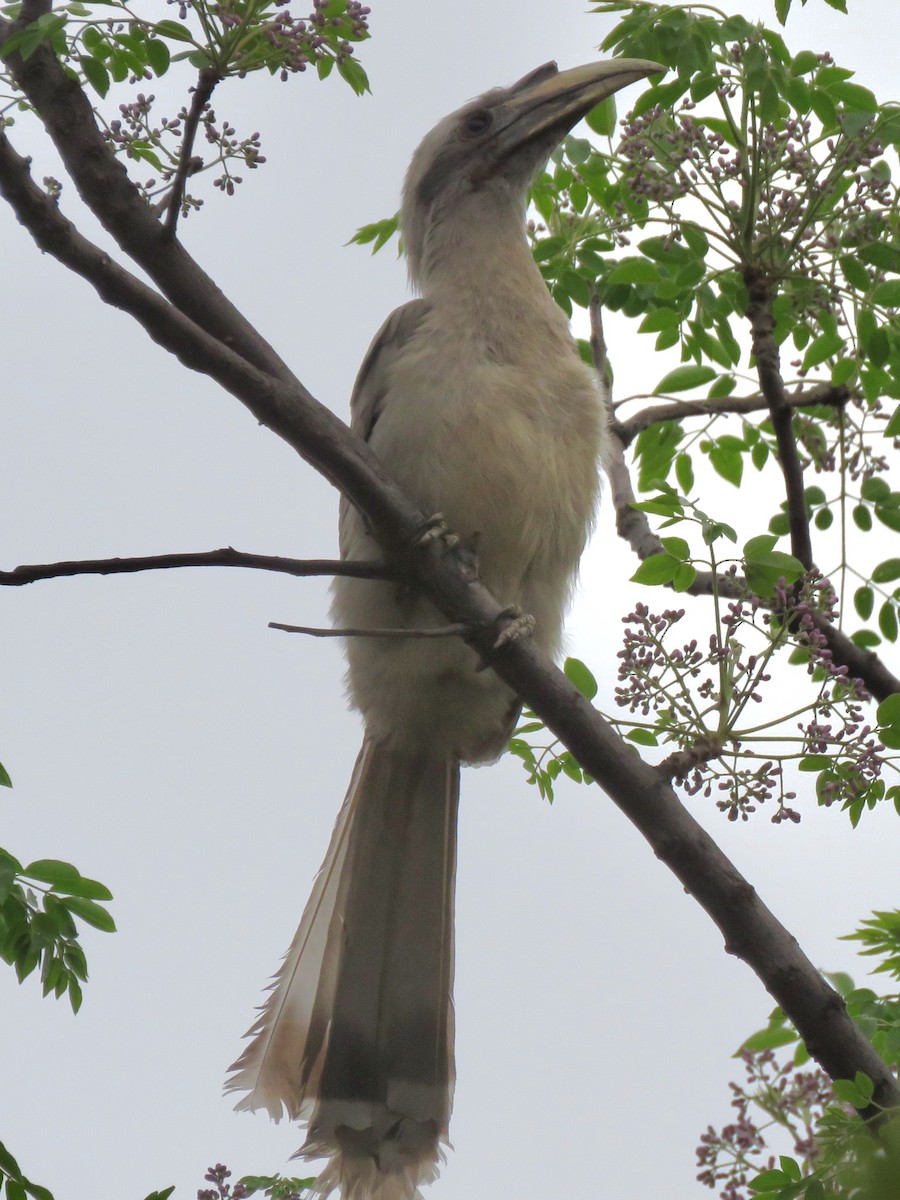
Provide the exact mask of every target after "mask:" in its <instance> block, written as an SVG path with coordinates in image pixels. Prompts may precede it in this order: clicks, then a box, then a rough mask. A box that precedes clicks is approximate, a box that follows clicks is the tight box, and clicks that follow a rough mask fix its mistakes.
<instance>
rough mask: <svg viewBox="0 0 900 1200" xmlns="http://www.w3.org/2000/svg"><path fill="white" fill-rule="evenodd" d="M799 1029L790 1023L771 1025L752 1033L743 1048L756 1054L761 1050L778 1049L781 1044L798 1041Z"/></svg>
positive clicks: (785, 1044)
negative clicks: (789, 1024)
mask: <svg viewBox="0 0 900 1200" xmlns="http://www.w3.org/2000/svg"><path fill="white" fill-rule="evenodd" d="M796 1040H797V1031H796V1030H795V1029H793V1028H792V1027H790V1026H788V1025H769V1026H767V1027H766V1028H765V1029H760V1030H759V1032H758V1033H754V1034H751V1036H750V1037H748V1038H747V1040H746V1041H745V1042H744V1044H743V1045H742V1046H741V1050H750V1051H752V1052H753V1053H754V1054H757V1053H759V1052H760V1051H761V1050H777V1049H778V1047H779V1046H787V1045H789V1044H790V1043H791V1042H796Z"/></svg>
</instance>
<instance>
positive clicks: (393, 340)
mask: <svg viewBox="0 0 900 1200" xmlns="http://www.w3.org/2000/svg"><path fill="white" fill-rule="evenodd" d="M430 311H431V305H430V304H428V303H427V302H426V301H425V300H410V302H409V303H408V304H402V305H401V306H400V308H395V309H394V311H393V312H392V313H391V315H390V316H389V317H388V319H387V320H386V321H385V323H384V324H383V325H382V327H381V328H380V329H379V330H378V332H377V333H376V335H375V337H374V339H373V341H372V344H371V346H370V347H369V349H368V351H367V353H366V357H365V358H364V359H363V361H362V366H361V367H360V368H359V374H358V375H357V376H356V383H355V384H354V385H353V395H352V396H351V398H350V428H351V429H352V430H353V432H354V433H355V434H356V435H357V437H361V438H362V439H363V441H364V442H367V441H368V440H369V438H370V437H371V435H372V430H373V429H374V428H375V422H376V421H377V420H378V417H379V414H380V412H381V408H382V405H383V403H384V399H385V396H386V395H387V392H388V381H389V377H390V368H391V365H392V363H393V362H394V361H395V360H396V358H397V356H398V355H399V354H400V353H401V352H402V350H403V347H404V346H405V345H406V343H407V342H408V341H409V339H410V338H411V337H412V336H413V334H414V333H415V332H416V330H417V329H418V327H419V325H420V324H421V322H422V321H423V319H424V318H425V316H426V315H427V314H428V313H429V312H430ZM352 511H353V507H352V505H351V503H350V501H349V500H347V499H346V497H344V496H342V497H341V512H340V522H339V531H340V538H339V540H340V545H341V555H342V556H345V555H346V553H347V542H348V535H347V526H348V520H349V518H350V514H351V512H352Z"/></svg>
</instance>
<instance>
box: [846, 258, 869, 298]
mask: <svg viewBox="0 0 900 1200" xmlns="http://www.w3.org/2000/svg"><path fill="white" fill-rule="evenodd" d="M840 264H841V270H842V271H843V272H844V278H845V279H846V280H847V282H848V283H849V284H851V285H852V286H853V287H855V288H858V289H859V290H860V291H861V292H867V291H868V290H869V287H870V286H871V283H872V280H871V278H870V277H869V272H868V271H867V270H866V268H865V267H864V266H863V265H862V263H861V262H860V261H859V259H858V258H854V257H853V256H852V255H850V254H844V255H842V256H841V259H840Z"/></svg>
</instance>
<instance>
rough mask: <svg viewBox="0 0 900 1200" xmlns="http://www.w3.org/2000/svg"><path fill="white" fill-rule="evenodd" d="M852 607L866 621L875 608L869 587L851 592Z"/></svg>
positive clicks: (873, 594) (873, 597)
mask: <svg viewBox="0 0 900 1200" xmlns="http://www.w3.org/2000/svg"><path fill="white" fill-rule="evenodd" d="M853 607H854V608H855V609H856V611H857V613H858V614H859V616H860V617H861V618H862V619H863V620H864V621H868V619H869V617H871V615H872V612H873V610H874V608H875V593H874V592H873V591H872V589H871V588H870V587H858V588H857V589H856V591H855V592H854V593H853ZM898 715H900V714H898Z"/></svg>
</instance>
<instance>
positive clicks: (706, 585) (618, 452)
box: [590, 301, 900, 700]
mask: <svg viewBox="0 0 900 1200" xmlns="http://www.w3.org/2000/svg"><path fill="white" fill-rule="evenodd" d="M590 317H591V347H592V353H593V355H594V363H595V365H596V366H597V370H598V373H600V374H601V377H602V376H603V373H604V372H605V370H606V367H605V363H606V347H605V344H604V341H603V327H602V322H601V316H600V308H599V305H598V304H597V303H596V302H594V301H592V303H591V308H590ZM815 403H821V401H818V400H817V401H815ZM605 404H606V407H607V411H609V408H610V397H609V391H608V387H607V388H606V390H605ZM621 428H622V426H621V425H620V424H619V423H618V422H617V421H615V420H612V421H611V422H610V433H611V435H612V436H611V437H610V441H609V446H608V448H607V452H606V456H605V458H604V469H605V471H606V477H607V479H608V480H609V489H610V492H611V494H612V501H613V507H614V509H615V514H616V530H617V532H618V534H619V536H620V537H621V538H622V539H623V541H625V542H627V543H628V545H629V546H630V547H631V548H632V550H633V551H634V552H635V554H636V555H637V557H638V558H639V559H640V560H641V561H642V562H643V560H644V559H645V558H649V557H650V555H651V554H662V553H663V552H664V550H665V547H664V546H663V544H662V542H661V541H660V540H659V537H658V536H657V535H656V534H655V533H654V532H653V529H652V527H651V525H650V522H649V521H648V520H647V514H646V513H644V512H641V511H640V509H637V508H635V507H634V504H635V500H636V497H635V494H634V489H633V487H632V486H631V474H630V472H629V470H628V464H627V463H626V461H625V446H626V442H625V441H623V439H622V437H621V435H620V430H621ZM714 585H715V590H716V591H718V593H719V595H720V596H728V597H731V598H734V599H737V598H738V597H740V596H741V595H743V594H744V588H743V586H742V584H741V582H740V580H736V579H734V578H732V577H730V576H727V575H718V576H716V577H715V578H714V577H713V574H712V572H711V571H698V572H697V577H696V579H695V580H694V582H693V583H692V584H691V586H690V587H689V588H687V593H686V594H687V595H690V596H709V595H712V593H713V586H714ZM810 616H811V618H812V620H813V622H814V623H815V625H816V628H817V629H819V630H820V631H821V632H822V633H823V634H824V635H825V637H826V639H827V641H828V648H829V649H830V650H831V653H832V654H833V656H834V659H835V661H836V662H837V663H843V664H844V665H845V666H846V667H847V669H848V670H849V671H850V673H851V675H853V676H854V677H855V678H856V679H861V680H862V682H863V683H864V684H865V686H866V688H867V689H868V691H869V692H870V693H871V694H872V695H873V696H874V697H875V699H876V700H886V699H887V697H888V696H891V695H893V694H894V693H895V692H900V679H898V678H897V676H896V675H894V674H893V673H892V672H891V671H889V670H888V668H887V667H886V666H885V664H884V663H883V662H882V661H881V659H880V658H878V656H877V655H876V654H873V653H872V652H871V650H862V649H860V647H859V646H857V645H856V643H855V642H854V641H852V639H851V638H849V637H848V636H847V635H846V634H845V633H843V632H842V631H841V630H840V629H838V628H837V627H836V626H834V625H832V623H831V622H830V621H827V620H826V619H825V618H824V617H823V616H821V614H819V613H815V612H811V613H810Z"/></svg>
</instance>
